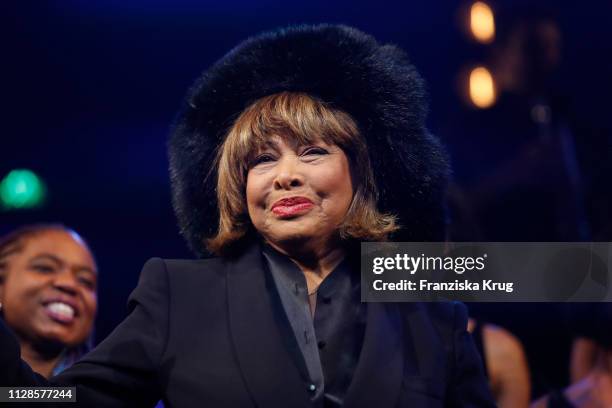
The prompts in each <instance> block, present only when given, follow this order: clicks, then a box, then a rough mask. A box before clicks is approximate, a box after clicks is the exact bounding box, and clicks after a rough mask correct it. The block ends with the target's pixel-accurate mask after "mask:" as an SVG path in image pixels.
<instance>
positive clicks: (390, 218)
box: [206, 92, 399, 255]
mask: <svg viewBox="0 0 612 408" xmlns="http://www.w3.org/2000/svg"><path fill="white" fill-rule="evenodd" d="M271 136H279V137H281V138H284V139H292V140H294V141H297V142H298V143H299V144H300V145H308V144H313V143H315V142H316V141H317V140H322V141H323V142H325V143H327V144H334V145H336V146H338V147H340V148H341V149H342V150H343V151H344V153H345V154H346V156H347V157H348V159H349V166H350V169H351V174H352V178H353V181H354V193H353V200H352V202H351V205H350V207H349V209H348V211H347V214H346V217H345V219H344V221H343V223H342V224H341V225H339V227H338V233H339V236H340V237H341V238H342V239H343V240H350V239H354V240H364V241H385V240H387V238H388V236H389V234H390V233H392V232H394V231H396V230H397V229H399V226H398V225H397V223H396V217H395V216H394V215H392V214H382V213H380V212H379V211H378V209H377V206H376V202H377V190H376V185H375V182H374V174H373V172H372V167H371V165H370V158H369V155H368V151H367V146H366V144H365V141H364V139H363V137H362V136H361V134H360V133H359V130H358V127H357V124H356V123H355V121H354V120H353V119H352V118H351V117H350V116H349V115H348V114H347V113H345V112H342V111H340V110H338V109H335V108H333V107H331V106H330V105H328V104H326V103H324V102H322V101H320V100H318V99H317V98H315V97H312V96H310V95H308V94H305V93H300V92H280V93H277V94H273V95H269V96H266V97H263V98H261V99H258V100H257V101H255V102H254V103H252V104H251V105H250V106H249V107H247V108H246V109H245V110H244V111H243V112H242V113H241V114H240V116H238V118H237V119H236V120H235V122H234V124H233V126H232V127H231V129H230V130H229V132H228V134H227V137H226V138H225V141H224V142H223V144H222V145H221V146H220V148H219V150H218V152H217V156H216V165H217V169H218V172H217V174H218V176H217V191H216V193H217V200H218V203H219V226H218V230H217V233H216V235H215V236H213V237H212V238H209V239H208V240H206V247H207V249H208V250H209V251H210V252H212V253H215V254H218V255H222V254H225V253H227V252H229V251H230V249H231V248H233V247H234V246H235V245H236V244H238V243H239V242H241V241H243V240H244V239H246V238H247V236H249V235H250V234H252V233H254V232H255V231H254V227H253V225H252V223H251V221H250V218H249V215H248V211H247V203H246V181H247V174H248V171H249V163H251V161H252V160H253V158H254V156H255V155H256V154H258V153H259V152H260V151H261V150H262V149H263V148H264V146H265V145H266V143H268V142H269V139H270V137H271Z"/></svg>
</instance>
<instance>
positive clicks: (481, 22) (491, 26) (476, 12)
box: [470, 1, 495, 44]
mask: <svg viewBox="0 0 612 408" xmlns="http://www.w3.org/2000/svg"><path fill="white" fill-rule="evenodd" d="M470 31H471V32H472V35H473V36H474V38H475V39H476V41H478V42H481V43H483V44H490V43H491V42H493V39H494V38H495V18H494V16H493V10H491V7H489V5H488V4H486V3H484V2H482V1H477V2H475V3H474V4H472V7H471V8H470Z"/></svg>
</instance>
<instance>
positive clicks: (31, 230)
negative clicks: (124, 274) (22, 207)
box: [0, 225, 97, 377]
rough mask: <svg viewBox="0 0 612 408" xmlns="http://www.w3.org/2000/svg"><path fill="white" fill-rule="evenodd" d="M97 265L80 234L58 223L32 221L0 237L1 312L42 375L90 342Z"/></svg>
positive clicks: (24, 354)
mask: <svg viewBox="0 0 612 408" xmlns="http://www.w3.org/2000/svg"><path fill="white" fill-rule="evenodd" d="M96 281H97V271H96V264H95V262H94V258H93V255H92V254H91V252H90V250H89V248H88V247H87V245H86V244H85V242H84V241H83V239H82V238H81V237H80V236H79V235H78V234H77V233H76V232H74V231H72V230H70V229H68V228H65V227H63V226H61V225H31V226H26V227H23V228H20V229H18V230H15V231H13V232H11V233H9V234H8V235H5V236H4V237H1V238H0V312H1V314H2V317H3V318H4V321H5V322H6V324H7V325H8V326H9V327H10V328H11V329H12V330H13V332H14V333H15V335H16V336H17V338H18V340H19V344H20V347H21V355H22V358H23V359H24V360H25V361H26V362H27V363H28V364H29V365H30V366H31V367H32V368H33V369H34V370H35V371H37V372H38V373H40V374H42V375H44V376H45V377H50V376H51V375H52V374H58V373H59V372H61V371H62V370H63V369H65V368H67V367H68V366H70V365H71V364H72V363H74V362H75V361H76V360H78V359H79V358H80V357H81V356H82V355H83V354H84V353H85V352H87V351H88V350H89V348H90V346H91V344H90V343H91V342H90V335H91V333H92V329H93V323H94V318H95V315H96V308H97V298H96Z"/></svg>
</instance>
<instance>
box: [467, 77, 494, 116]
mask: <svg viewBox="0 0 612 408" xmlns="http://www.w3.org/2000/svg"><path fill="white" fill-rule="evenodd" d="M469 81H470V89H469V90H470V100H471V101H472V103H473V104H474V105H475V106H476V107H478V108H481V109H484V108H488V107H491V106H492V105H493V104H494V103H495V100H496V94H495V84H494V82H493V76H492V75H491V73H490V72H489V70H488V69H486V68H485V67H477V68H474V69H473V70H472V72H470V80H469Z"/></svg>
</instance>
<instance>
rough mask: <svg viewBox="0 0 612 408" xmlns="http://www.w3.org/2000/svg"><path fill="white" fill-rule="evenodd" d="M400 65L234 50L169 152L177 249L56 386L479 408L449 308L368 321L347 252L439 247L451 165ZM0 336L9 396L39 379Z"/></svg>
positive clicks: (286, 402) (213, 399)
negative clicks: (376, 246)
mask: <svg viewBox="0 0 612 408" xmlns="http://www.w3.org/2000/svg"><path fill="white" fill-rule="evenodd" d="M424 116H425V103H424V92H423V86H422V81H421V79H420V77H419V76H418V74H417V73H416V71H415V70H414V68H413V66H412V65H410V64H409V63H408V61H407V59H406V56H405V54H404V53H403V52H402V51H401V50H399V49H398V48H396V47H393V46H388V45H385V46H381V45H380V44H378V43H377V42H376V41H375V40H374V39H373V38H372V37H370V36H368V35H366V34H364V33H362V32H360V31H357V30H355V29H352V28H349V27H344V26H330V25H320V26H301V27H293V28H288V29H285V30H279V31H275V32H272V33H266V34H263V35H260V36H257V37H254V38H252V39H249V40H247V41H245V42H244V43H242V44H240V45H239V46H238V47H236V48H235V49H233V50H232V51H231V52H230V53H229V54H227V55H226V56H225V57H224V58H222V59H221V60H220V61H219V62H217V63H216V64H215V65H214V66H213V67H212V68H211V69H209V70H208V71H207V72H205V73H204V74H203V75H202V77H201V78H200V79H199V80H198V81H197V82H196V84H195V85H194V87H193V88H192V89H191V91H190V92H189V95H188V97H187V100H186V103H185V107H184V109H183V111H182V112H181V114H180V115H179V117H178V120H177V123H176V126H175V130H174V132H173V134H172V137H171V140H170V144H169V150H170V173H171V179H172V187H173V203H174V208H175V211H176V214H177V217H178V220H179V224H180V227H181V231H182V233H183V234H184V236H185V237H186V239H187V241H188V243H189V245H190V247H191V248H192V249H193V250H194V251H195V252H196V253H197V254H198V255H201V256H206V255H208V254H210V253H212V254H215V255H217V257H212V258H209V259H205V260H200V261H172V260H161V259H152V260H150V261H149V262H147V264H146V265H145V267H144V270H143V272H142V275H141V279H140V282H139V285H138V287H137V288H136V289H135V291H134V292H133V293H132V295H131V297H130V301H129V305H130V314H129V316H128V317H127V319H126V320H125V321H124V322H123V323H121V325H120V326H119V327H118V328H117V329H116V330H115V331H114V332H113V333H112V334H111V335H110V336H109V337H108V338H107V339H106V340H105V341H104V342H102V343H101V344H100V345H99V346H98V347H97V348H96V349H95V350H94V351H93V352H92V353H90V354H89V355H88V356H87V357H86V358H85V359H84V360H82V361H81V362H79V363H78V364H76V365H75V366H74V367H72V368H71V369H69V370H67V371H66V372H65V373H64V374H62V375H61V376H58V377H55V378H53V379H52V380H51V381H52V383H53V384H77V395H78V399H77V401H78V403H80V404H82V405H84V406H87V405H88V404H93V405H95V406H109V407H115V406H144V405H147V404H148V405H151V404H154V402H155V401H156V400H158V399H163V400H164V401H165V402H166V403H167V404H168V405H169V406H177V407H186V406H196V405H197V406H213V407H255V406H257V407H266V408H267V407H315V406H316V407H335V406H346V407H374V406H376V407H421V406H423V407H424V406H464V407H467V406H470V407H471V406H491V405H492V404H491V403H490V397H489V393H488V391H487V388H486V381H485V380H484V377H483V374H482V369H481V367H482V365H481V363H480V361H479V359H478V357H477V354H476V351H475V349H474V347H473V344H472V342H471V339H470V336H469V335H468V333H467V332H466V325H467V317H466V311H465V308H464V307H463V306H462V305H460V304H454V303H453V304H451V303H432V304H418V303H410V304H409V303H406V304H385V303H369V304H367V305H366V304H365V303H361V302H360V282H359V273H358V268H359V266H358V263H357V262H358V258H359V257H358V250H356V248H358V246H356V245H355V244H356V243H358V242H359V241H360V240H373V241H385V240H388V239H390V238H393V239H401V240H413V241H427V240H441V239H442V238H443V231H444V211H443V192H444V188H445V185H446V180H447V173H448V168H447V162H446V158H445V155H444V153H443V151H442V149H441V147H440V145H439V143H438V141H437V139H435V138H434V137H432V136H431V135H429V134H428V133H427V131H426V129H425V126H424ZM10 340H11V339H10V338H9V336H7V335H4V336H0V341H1V342H2V343H1V344H0V347H1V348H2V349H3V350H5V351H4V352H3V353H2V360H0V363H1V366H2V367H6V368H3V369H2V378H0V382H1V383H2V385H8V383H9V382H10V383H11V384H22V385H23V384H32V383H36V381H37V379H36V378H34V376H32V374H31V373H30V372H29V371H28V369H27V367H24V366H23V365H21V364H20V363H19V361H18V360H16V359H15V357H14V356H15V355H16V353H17V351H16V350H15V353H14V354H11V353H10V352H9V351H10V349H11V347H12V348H13V349H14V346H13V345H12V343H11V341H10Z"/></svg>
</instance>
